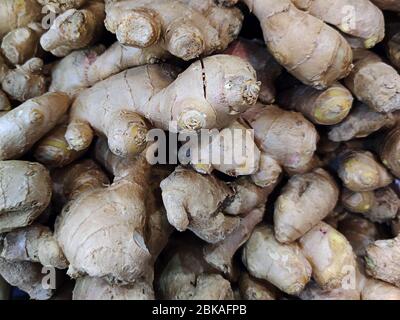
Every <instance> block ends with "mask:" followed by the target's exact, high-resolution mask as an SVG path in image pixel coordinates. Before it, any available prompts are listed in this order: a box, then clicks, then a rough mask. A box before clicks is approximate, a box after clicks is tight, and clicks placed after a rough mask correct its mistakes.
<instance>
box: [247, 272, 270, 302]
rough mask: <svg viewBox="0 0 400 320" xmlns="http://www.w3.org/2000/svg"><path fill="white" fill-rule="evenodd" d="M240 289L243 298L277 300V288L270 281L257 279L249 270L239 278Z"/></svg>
mask: <svg viewBox="0 0 400 320" xmlns="http://www.w3.org/2000/svg"><path fill="white" fill-rule="evenodd" d="M239 291H240V296H241V298H242V299H243V300H276V296H277V290H276V289H275V288H274V287H273V286H272V285H271V284H269V283H268V282H266V281H263V280H260V279H256V278H254V277H252V276H250V275H249V274H248V273H247V272H242V274H241V275H240V278H239Z"/></svg>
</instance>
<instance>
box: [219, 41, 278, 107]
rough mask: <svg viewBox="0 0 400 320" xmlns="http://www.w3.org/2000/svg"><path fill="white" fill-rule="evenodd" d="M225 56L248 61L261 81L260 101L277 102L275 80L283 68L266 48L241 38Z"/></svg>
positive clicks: (229, 48) (232, 44)
mask: <svg viewBox="0 0 400 320" xmlns="http://www.w3.org/2000/svg"><path fill="white" fill-rule="evenodd" d="M224 54H231V55H234V56H238V57H240V58H242V59H244V60H246V61H248V62H249V63H250V64H251V65H252V66H253V68H254V69H255V70H256V72H257V79H258V80H259V81H261V89H260V94H259V96H258V99H259V101H260V102H261V103H264V104H272V103H274V102H275V95H276V89H275V84H274V82H275V80H276V79H277V78H278V76H279V75H280V74H281V72H282V67H281V66H280V65H279V64H278V63H277V62H276V61H275V59H274V58H273V57H272V56H271V55H270V54H269V53H268V51H266V49H265V46H264V45H261V43H259V42H258V41H256V40H248V39H245V38H240V39H238V40H237V41H234V42H232V43H231V45H230V46H229V47H228V48H227V49H226V50H225V51H224Z"/></svg>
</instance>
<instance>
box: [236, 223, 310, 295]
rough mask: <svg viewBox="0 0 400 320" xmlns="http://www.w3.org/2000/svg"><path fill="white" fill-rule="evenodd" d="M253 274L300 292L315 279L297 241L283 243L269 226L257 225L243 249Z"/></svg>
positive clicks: (246, 261)
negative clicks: (312, 277)
mask: <svg viewBox="0 0 400 320" xmlns="http://www.w3.org/2000/svg"><path fill="white" fill-rule="evenodd" d="M242 261H243V263H244V265H245V266H246V268H247V270H248V272H249V273H250V275H252V276H253V277H255V278H258V279H264V280H267V281H268V282H270V283H271V284H273V285H274V286H276V287H278V288H279V289H280V290H282V291H283V292H286V293H287V294H291V295H296V294H299V293H300V292H301V291H302V290H303V289H304V287H305V285H306V284H307V283H308V281H309V280H310V278H311V271H312V270H311V266H310V264H309V263H308V261H307V260H306V258H305V256H304V255H303V254H302V253H301V251H300V248H299V246H298V245H297V244H296V243H291V244H281V243H279V242H278V241H277V240H276V239H275V237H274V233H273V229H272V228H271V227H269V226H267V225H260V226H258V227H256V228H255V230H254V231H253V233H252V235H251V236H250V239H249V240H248V241H247V242H246V244H245V245H244V248H243V252H242Z"/></svg>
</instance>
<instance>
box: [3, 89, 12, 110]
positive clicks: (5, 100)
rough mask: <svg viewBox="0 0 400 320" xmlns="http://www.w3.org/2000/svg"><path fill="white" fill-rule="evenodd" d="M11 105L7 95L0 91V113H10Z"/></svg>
mask: <svg viewBox="0 0 400 320" xmlns="http://www.w3.org/2000/svg"><path fill="white" fill-rule="evenodd" d="M10 110H11V104H10V101H9V100H8V97H7V95H6V94H5V93H4V92H3V91H2V90H1V89H0V112H3V111H10Z"/></svg>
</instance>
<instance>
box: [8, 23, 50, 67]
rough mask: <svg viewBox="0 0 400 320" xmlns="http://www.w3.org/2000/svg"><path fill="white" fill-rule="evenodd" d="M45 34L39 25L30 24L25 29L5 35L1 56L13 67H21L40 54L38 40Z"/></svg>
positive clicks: (15, 30)
mask: <svg viewBox="0 0 400 320" xmlns="http://www.w3.org/2000/svg"><path fill="white" fill-rule="evenodd" d="M44 32H45V30H44V29H43V28H42V26H41V25H40V23H37V22H35V23H30V24H28V25H27V26H25V27H22V28H18V29H14V30H12V31H10V32H9V33H7V34H6V35H5V36H4V38H3V41H2V43H1V52H2V54H3V56H4V57H5V58H6V59H7V60H8V61H9V62H11V63H12V64H13V65H22V64H24V63H25V62H26V61H28V60H29V59H31V58H33V57H37V56H38V55H40V53H41V48H40V43H39V39H40V37H41V35H42V34H43V33H44Z"/></svg>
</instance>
